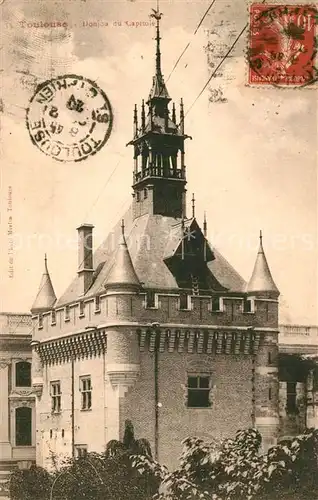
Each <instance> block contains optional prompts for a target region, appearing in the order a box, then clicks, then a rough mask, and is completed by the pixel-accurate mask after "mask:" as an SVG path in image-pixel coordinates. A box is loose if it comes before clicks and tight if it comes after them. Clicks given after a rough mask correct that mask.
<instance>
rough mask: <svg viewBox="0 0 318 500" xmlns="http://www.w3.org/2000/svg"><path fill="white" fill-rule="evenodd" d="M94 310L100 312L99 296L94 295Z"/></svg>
mask: <svg viewBox="0 0 318 500" xmlns="http://www.w3.org/2000/svg"><path fill="white" fill-rule="evenodd" d="M95 312H100V296H99V295H97V297H95Z"/></svg>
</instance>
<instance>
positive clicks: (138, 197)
mask: <svg viewBox="0 0 318 500" xmlns="http://www.w3.org/2000/svg"><path fill="white" fill-rule="evenodd" d="M136 201H140V192H139V191H137V193H136Z"/></svg>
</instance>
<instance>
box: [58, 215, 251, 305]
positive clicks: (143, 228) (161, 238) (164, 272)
mask: <svg viewBox="0 0 318 500" xmlns="http://www.w3.org/2000/svg"><path fill="white" fill-rule="evenodd" d="M124 221H125V237H126V241H127V247H128V249H129V253H130V256H131V260H132V263H133V266H134V269H135V272H136V275H137V277H138V280H139V282H140V283H141V285H142V286H143V287H145V288H152V289H157V290H167V291H168V290H176V289H178V285H177V282H176V280H175V278H174V276H173V274H172V273H171V272H170V271H169V269H168V267H167V265H166V264H165V262H164V258H166V257H167V251H169V252H170V251H171V249H172V248H173V247H174V243H175V241H176V240H175V234H176V231H175V227H176V225H178V226H179V227H180V222H181V220H180V219H175V218H173V217H165V216H162V215H149V214H146V215H143V216H141V217H138V218H137V219H135V220H133V218H132V210H131V207H130V208H129V210H128V211H127V212H126V214H125V216H124ZM121 234H122V229H121V220H119V221H118V223H117V225H116V226H115V228H114V230H113V231H112V232H111V233H109V235H108V236H107V238H106V240H105V241H104V243H103V244H102V245H101V246H100V247H99V248H98V249H97V250H96V252H95V253H94V269H95V270H96V271H95V273H94V280H93V284H92V286H91V287H90V289H89V290H88V291H87V293H86V297H90V296H95V295H97V294H99V293H103V292H105V284H106V282H107V278H108V277H109V275H110V273H111V269H112V267H113V265H114V261H115V255H116V251H117V248H118V242H119V241H120V238H121ZM171 247H172V248H171ZM213 254H214V256H215V259H214V260H213V261H212V262H209V263H208V267H209V269H210V270H211V272H212V273H213V275H214V276H215V278H216V279H217V280H218V281H219V282H220V283H221V284H222V285H223V286H224V287H225V288H227V289H228V290H229V291H230V292H240V293H243V292H244V291H245V289H246V283H245V281H244V280H243V278H242V277H241V276H240V275H239V274H238V273H237V272H236V271H235V269H234V268H233V267H232V266H231V265H230V264H229V263H228V262H227V260H226V259H225V258H224V257H223V256H222V255H221V254H220V253H219V252H218V251H217V249H215V248H213ZM79 296H80V282H79V280H78V278H77V277H75V278H74V280H73V281H72V283H71V284H70V286H69V287H68V288H67V290H66V291H65V293H64V294H63V295H62V296H61V297H60V299H59V300H58V302H57V304H56V307H58V306H61V305H64V304H67V303H70V302H73V301H76V300H78V298H79Z"/></svg>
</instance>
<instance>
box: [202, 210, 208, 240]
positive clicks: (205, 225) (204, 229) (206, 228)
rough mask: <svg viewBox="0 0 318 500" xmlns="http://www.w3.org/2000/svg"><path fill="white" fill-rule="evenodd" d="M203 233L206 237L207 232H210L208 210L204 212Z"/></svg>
mask: <svg viewBox="0 0 318 500" xmlns="http://www.w3.org/2000/svg"><path fill="white" fill-rule="evenodd" d="M203 234H204V237H205V238H206V237H207V234H208V223H207V220H206V212H204V219H203Z"/></svg>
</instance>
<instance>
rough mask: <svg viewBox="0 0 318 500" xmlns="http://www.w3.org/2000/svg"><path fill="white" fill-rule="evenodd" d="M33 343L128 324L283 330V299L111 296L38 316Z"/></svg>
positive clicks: (34, 323) (153, 294)
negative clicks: (280, 305) (280, 327)
mask: <svg viewBox="0 0 318 500" xmlns="http://www.w3.org/2000/svg"><path fill="white" fill-rule="evenodd" d="M32 321H33V339H35V340H49V339H50V338H51V337H53V338H54V337H60V336H63V335H68V334H72V333H75V332H76V331H78V330H81V329H85V328H94V327H97V326H98V325H101V324H102V325H107V323H109V324H112V325H116V323H118V324H120V323H121V322H123V321H129V322H133V323H134V324H136V325H138V324H141V325H144V324H151V323H159V324H162V325H164V324H180V325H184V326H187V325H189V326H191V325H198V324H199V325H206V326H209V325H215V326H223V327H225V326H227V325H230V326H231V328H232V327H234V328H235V327H264V328H274V329H275V328H278V301H277V300H272V299H261V298H259V297H247V296H226V295H213V296H212V295H211V296H207V295H205V296H196V295H190V294H188V295H186V294H174V293H164V292H158V293H156V292H148V293H145V292H143V293H139V294H134V293H123V292H108V293H105V294H104V295H100V296H98V297H91V298H87V299H83V300H81V301H78V302H74V303H72V304H67V305H65V306H63V307H59V308H57V309H54V310H52V311H49V312H44V313H42V314H38V315H34V316H33V317H32Z"/></svg>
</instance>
